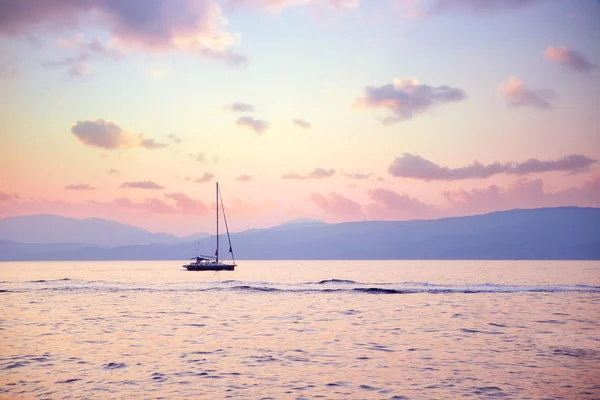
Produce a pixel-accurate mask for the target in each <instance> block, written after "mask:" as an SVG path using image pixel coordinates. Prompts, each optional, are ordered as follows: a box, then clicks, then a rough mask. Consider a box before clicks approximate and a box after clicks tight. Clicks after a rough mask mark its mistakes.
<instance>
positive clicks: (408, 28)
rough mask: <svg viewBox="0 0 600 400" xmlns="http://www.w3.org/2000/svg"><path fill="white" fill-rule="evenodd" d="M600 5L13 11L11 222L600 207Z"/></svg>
mask: <svg viewBox="0 0 600 400" xmlns="http://www.w3.org/2000/svg"><path fill="white" fill-rule="evenodd" d="M598 43H600V1H597V0H222V1H217V0H212V1H211V0H143V1H142V0H139V1H138V0H130V1H126V2H121V1H114V0H85V1H79V2H73V1H69V0H53V1H41V0H0V87H1V88H2V90H0V121H1V123H2V129H1V130H0V218H3V217H9V216H18V215H31V214H57V215H63V216H68V217H75V218H89V217H97V218H105V219H111V220H115V221H118V222H122V223H126V224H131V225H135V226H139V227H142V228H145V229H148V230H150V231H155V232H168V233H173V234H177V235H187V234H191V233H194V232H213V231H214V226H215V215H214V205H215V182H217V181H218V182H219V184H220V186H221V191H222V195H223V201H224V205H225V209H226V212H227V217H228V223H229V227H230V229H231V230H232V231H240V230H244V229H249V228H262V227H269V226H274V225H277V224H280V223H283V222H285V221H289V220H293V219H296V218H315V219H319V220H322V221H326V222H331V223H336V222H345V221H364V220H410V219H433V218H442V217H452V216H462V215H475V214H481V213H487V212H493V211H498V210H507V209H513V208H536V207H554V206H570V205H574V206H584V207H597V206H598V205H599V203H600V162H599V161H598V160H600V113H599V112H598V104H600V46H598Z"/></svg>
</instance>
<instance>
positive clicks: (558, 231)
mask: <svg viewBox="0 0 600 400" xmlns="http://www.w3.org/2000/svg"><path fill="white" fill-rule="evenodd" d="M292 227H293V228H292ZM231 239H232V241H233V248H234V251H235V255H236V258H237V259H238V260H243V259H265V260H277V259H314V260H318V259H341V260H346V259H357V260H385V259H438V260H439V259H449V260H450V259H464V260H471V259H540V260H546V259H575V260H577V259H590V260H600V209H598V208H579V207H558V208H540V209H529V210H511V211H501V212H494V213H491V214H485V215H476V216H470V217H458V218H445V219H438V220H414V221H364V222H347V223H341V224H324V223H308V224H304V223H300V224H284V225H280V226H277V227H273V228H269V229H262V230H250V231H244V232H240V233H234V234H232V235H231ZM211 241H214V238H205V239H203V240H201V241H200V249H201V251H203V252H205V253H206V252H207V251H209V249H210V244H211ZM2 246H5V248H6V246H7V245H6V243H5V244H2V243H0V260H10V259H12V260H182V259H186V258H189V257H193V256H195V255H196V254H197V249H198V243H197V242H195V241H190V242H187V243H180V244H159V245H150V246H149V245H133V246H120V247H114V248H98V247H89V246H88V247H83V246H81V245H75V246H74V247H72V248H69V247H66V248H65V246H68V245H65V244H61V245H56V246H57V247H56V248H51V247H48V248H44V249H43V250H44V251H42V252H40V251H39V249H37V250H35V251H33V249H35V248H37V245H31V244H28V245H24V244H19V245H18V246H19V251H18V255H16V256H14V257H13V258H10V256H6V255H5V254H10V253H5V251H3V250H2ZM10 246H11V245H10V244H9V245H8V247H10ZM12 246H16V245H15V244H13V245H12ZM58 246H62V248H59V247H58ZM27 247H31V248H32V251H31V252H28V250H27ZM226 250H227V246H224V252H223V255H224V253H225V251H226ZM13 253H15V252H13Z"/></svg>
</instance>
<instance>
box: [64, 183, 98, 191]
mask: <svg viewBox="0 0 600 400" xmlns="http://www.w3.org/2000/svg"><path fill="white" fill-rule="evenodd" d="M65 189H68V190H94V189H96V188H95V187H93V186H91V185H88V184H87V183H82V184H79V185H68V186H65Z"/></svg>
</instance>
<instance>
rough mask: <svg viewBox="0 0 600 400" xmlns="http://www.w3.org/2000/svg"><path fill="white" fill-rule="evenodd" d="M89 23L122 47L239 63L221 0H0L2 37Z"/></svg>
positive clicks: (57, 29) (58, 29)
mask: <svg viewBox="0 0 600 400" xmlns="http://www.w3.org/2000/svg"><path fill="white" fill-rule="evenodd" d="M84 22H85V23H86V24H87V25H90V26H93V27H96V28H99V29H105V30H107V31H108V32H109V33H110V36H111V37H110V40H111V42H113V43H115V44H116V45H118V46H120V47H122V48H132V49H142V50H147V51H151V52H167V51H178V52H187V53H192V54H197V55H200V56H202V57H207V58H213V59H218V60H222V61H224V62H226V63H228V64H231V65H239V64H243V63H245V62H246V61H247V60H246V58H245V57H244V56H242V55H239V54H237V53H235V52H234V51H233V47H234V46H235V45H236V44H237V43H238V42H239V37H238V35H236V34H232V33H230V32H228V31H227V29H226V28H227V20H226V19H225V18H223V16H222V14H221V9H220V7H219V5H218V4H217V2H215V1H208V0H146V1H143V2H140V1H112V0H86V1H75V2H73V1H69V0H54V1H23V0H5V1H3V2H2V3H1V4H0V35H8V36H19V35H30V34H32V32H48V31H50V32H54V31H68V30H74V29H77V28H78V27H79V26H82V25H83V24H84Z"/></svg>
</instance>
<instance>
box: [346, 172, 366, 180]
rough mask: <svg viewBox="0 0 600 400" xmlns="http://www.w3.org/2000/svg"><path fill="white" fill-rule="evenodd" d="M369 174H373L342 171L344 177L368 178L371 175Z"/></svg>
mask: <svg viewBox="0 0 600 400" xmlns="http://www.w3.org/2000/svg"><path fill="white" fill-rule="evenodd" d="M371 175H373V174H368V175H367V174H360V173H357V174H347V173H345V172H344V176H346V177H348V178H350V179H357V180H363V179H369V178H370V177H371Z"/></svg>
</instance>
